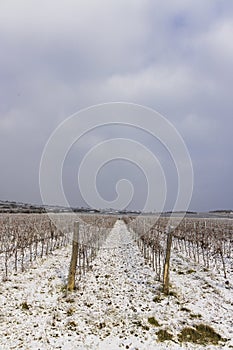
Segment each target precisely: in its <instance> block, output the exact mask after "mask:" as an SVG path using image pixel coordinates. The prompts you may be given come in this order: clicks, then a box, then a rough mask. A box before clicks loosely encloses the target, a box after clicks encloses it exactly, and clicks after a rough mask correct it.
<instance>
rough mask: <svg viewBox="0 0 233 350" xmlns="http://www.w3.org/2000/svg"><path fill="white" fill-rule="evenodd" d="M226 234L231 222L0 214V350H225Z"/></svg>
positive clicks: (232, 310)
mask: <svg viewBox="0 0 233 350" xmlns="http://www.w3.org/2000/svg"><path fill="white" fill-rule="evenodd" d="M77 222H78V225H77ZM75 228H76V229H75ZM75 230H76V231H77V232H76V234H77V237H78V240H77V242H75V241H74V237H75V235H74V233H75ZM232 232H233V225H232V221H231V220H227V219H198V218H195V219H194V218H185V219H183V220H182V221H181V222H180V223H178V222H177V219H176V218H172V219H168V218H165V217H160V218H158V217H154V216H138V217H136V216H135V217H134V216H123V217H119V218H118V217H117V216H110V215H108V216H107V215H82V214H78V216H77V215H72V214H68V213H66V214H50V215H49V216H48V215H46V214H25V215H22V214H21V215H20V214H17V215H10V214H2V215H1V216H0V263H1V265H0V278H1V280H2V283H1V287H0V297H1V300H2V305H3V309H4V312H3V313H2V314H1V315H0V333H1V334H2V337H1V340H0V349H2V348H3V349H5V348H7V349H18V348H22V349H29V348H35V349H39V348H41V349H51V350H52V349H56V348H60V349H64V350H65V349H99V348H101V349H120V348H127V349H156V348H159V349H165V348H166V349H167V348H172V349H181V348H186V346H187V349H203V348H205V347H206V348H208V349H215V348H216V349H222V348H225V349H228V348H231V347H232V346H233V339H232V338H233V333H232V317H233V305H232V301H231V295H232V289H233V287H232V277H233V256H232V244H233V235H232ZM168 237H170V239H171V247H170V252H169V254H168ZM74 243H76V245H77V262H76V277H75V285H76V289H75V290H74V291H73V292H68V291H67V278H68V272H69V266H70V263H71V251H72V244H73V245H74ZM169 255H170V256H169ZM168 256H169V271H168V273H169V280H168V281H169V289H168V291H167V293H164V292H163V284H164V271H165V262H166V259H167V258H168ZM28 322H29V323H28ZM8 325H9V326H10V328H9V327H8ZM25 325H26V326H25ZM11 327H12V331H11V330H10V329H11ZM201 327H202V328H203V327H204V328H203V329H204V331H203V329H202V330H201ZM8 328H9V329H8ZM202 331H203V332H204V333H203V334H202ZM188 332H190V333H188ZM195 332H196V333H195ZM208 332H209V333H208ZM207 333H208V334H207ZM21 334H23V336H21ZM3 335H4V336H3ZM195 336H196V338H195ZM211 337H212V338H211ZM159 343H160V344H159ZM25 344H29V345H28V347H26V345H25ZM156 344H159V345H156ZM72 346H73V347H72Z"/></svg>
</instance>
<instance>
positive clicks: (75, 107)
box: [0, 0, 233, 211]
mask: <svg viewBox="0 0 233 350" xmlns="http://www.w3.org/2000/svg"><path fill="white" fill-rule="evenodd" d="M232 38H233V2H232V1H228V0H222V1H219V0H218V1H216V0H206V1H202V0H196V1H187V0H170V1H166V2H165V1H157V0H128V1H125V0H124V1H123V0H117V1H115V0H112V1H107V0H98V1H97V0H92V1H91V0H90V1H89V0H85V1H84V0H83V1H82V0H66V1H56V0H48V1H37V0H21V1H17V0H2V1H1V2H0V52H1V54H0V101H1V102H0V149H1V153H0V165H1V168H0V169H1V174H0V199H1V200H15V201H22V202H31V203H41V197H40V187H39V166H40V160H41V156H42V152H43V149H44V147H45V144H46V142H47V140H48V138H49V137H50V135H51V133H52V132H53V131H54V129H55V128H56V127H57V126H58V125H59V124H60V123H61V122H63V121H64V120H66V118H67V117H69V116H70V115H72V114H74V113H76V112H77V111H79V110H80V109H83V108H86V107H89V106H92V105H95V104H100V103H105V102H112V101H124V102H130V103H136V104H140V105H144V106H147V107H149V108H152V109H155V110H156V111H158V112H159V113H161V114H162V115H163V116H164V117H166V118H167V119H168V120H169V121H170V122H171V123H172V124H174V126H175V127H176V129H177V130H178V132H179V133H180V134H181V135H182V137H183V139H184V140H185V143H186V145H187V148H188V150H189V152H190V156H191V159H192V163H193V170H194V190H193V197H192V201H191V204H190V209H191V210H199V211H201V210H212V209H222V208H233V187H232V179H233V162H232V145H233V137H232V131H233V115H232V114H233V98H232V91H233V65H232V62H233V40H232ZM111 137H124V138H132V139H134V140H137V141H140V142H144V144H145V146H147V147H149V148H150V149H151V150H153V151H154V152H155V153H156V152H157V153H158V154H157V157H158V158H159V159H160V161H161V164H163V160H164V159H165V158H167V159H168V158H169V156H168V155H166V156H165V155H164V157H165V158H164V157H163V153H164V150H163V149H162V147H160V146H159V145H158V143H157V144H156V142H155V143H154V140H152V139H150V136H148V137H146V136H145V134H143V133H141V134H140V133H139V132H138V131H135V130H131V129H130V128H128V129H127V128H124V127H120V126H119V127H118V128H115V129H113V128H110V127H104V128H102V129H101V130H99V131H98V130H97V131H95V132H92V133H89V134H88V135H86V137H85V138H84V140H83V141H85V142H82V145H81V146H80V145H79V144H78V143H77V145H74V147H72V149H71V150H70V152H69V154H68V155H67V159H66V162H65V163H64V169H63V173H64V174H63V175H64V176H63V179H64V191H65V193H66V195H67V198H68V201H69V202H70V203H71V204H72V205H77V206H80V205H84V206H85V201H84V200H83V199H82V198H81V194H80V191H79V189H78V185H77V167H78V164H79V163H80V161H81V159H82V157H83V156H84V155H85V153H87V152H88V150H89V149H90V147H93V146H94V145H95V144H96V143H98V142H100V141H103V140H106V139H110V138H111ZM83 144H84V147H83ZM160 148H161V149H160ZM165 163H166V164H167V162H166V161H165V160H164V164H165ZM164 166H165V175H166V177H167V182H168V192H170V193H171V198H170V202H169V201H168V203H167V206H166V208H165V209H170V208H171V203H172V201H174V198H172V197H173V196H174V195H173V192H174V188H173V187H175V186H176V185H177V181H176V178H175V175H174V177H173V176H171V174H173V172H174V165H172V164H171V165H170V167H169V166H166V165H164ZM121 178H128V179H129V180H130V181H131V182H132V184H133V185H134V187H135V194H134V198H133V200H132V203H131V208H141V207H143V201H145V196H146V195H145V193H146V181H145V178H144V175H143V173H142V172H141V171H140V169H139V168H137V167H136V166H135V165H134V164H132V163H130V162H126V161H125V160H116V161H113V162H112V164H108V166H105V167H103V169H102V171H101V172H100V174H99V179H98V181H97V187H98V188H99V191H100V193H101V194H102V195H103V196H104V197H105V198H106V199H107V200H111V199H113V197H114V196H115V194H116V193H115V190H114V188H115V184H116V182H117V181H118V180H119V179H121Z"/></svg>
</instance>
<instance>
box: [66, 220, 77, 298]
mask: <svg viewBox="0 0 233 350" xmlns="http://www.w3.org/2000/svg"><path fill="white" fill-rule="evenodd" d="M78 245H79V223H78V222H75V223H74V233H73V243H72V255H71V260H70V269H69V276H68V284H67V290H68V291H73V290H74V289H75V275H76V268H77V260H78Z"/></svg>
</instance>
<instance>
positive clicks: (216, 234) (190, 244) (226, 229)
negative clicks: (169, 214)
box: [124, 216, 233, 280]
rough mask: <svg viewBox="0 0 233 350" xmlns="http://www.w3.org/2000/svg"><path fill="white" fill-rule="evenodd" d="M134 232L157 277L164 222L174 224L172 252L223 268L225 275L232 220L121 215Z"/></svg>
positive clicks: (160, 268) (162, 256) (232, 238)
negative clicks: (180, 219) (178, 220)
mask: <svg viewBox="0 0 233 350" xmlns="http://www.w3.org/2000/svg"><path fill="white" fill-rule="evenodd" d="M124 221H125V223H126V224H127V226H128V229H129V230H130V231H131V232H132V234H133V235H134V238H135V240H136V241H137V243H138V246H139V249H140V250H141V252H142V254H143V256H144V258H145V260H146V261H148V262H149V263H150V264H151V266H152V268H153V269H154V270H155V271H156V274H157V277H158V280H161V276H162V271H163V264H164V259H165V251H166V239H167V238H166V237H167V235H166V230H167V227H168V224H170V225H171V226H172V227H174V230H173V232H172V236H173V243H172V247H173V250H174V251H175V252H176V254H182V255H183V256H185V257H186V258H188V259H189V260H191V261H193V262H195V263H197V264H199V265H203V266H204V267H205V268H207V269H209V268H218V269H222V270H223V274H224V277H225V278H227V269H226V260H227V259H231V258H232V244H233V221H232V220H231V219H228V220H224V219H197V218H195V219H194V218H184V219H183V220H182V221H181V222H180V223H179V224H178V225H177V222H176V221H177V219H176V218H173V219H172V220H169V219H168V218H164V217H160V218H157V220H155V217H154V216H153V217H151V216H140V217H137V218H135V217H126V218H125V219H124Z"/></svg>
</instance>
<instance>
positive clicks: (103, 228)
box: [0, 213, 116, 280]
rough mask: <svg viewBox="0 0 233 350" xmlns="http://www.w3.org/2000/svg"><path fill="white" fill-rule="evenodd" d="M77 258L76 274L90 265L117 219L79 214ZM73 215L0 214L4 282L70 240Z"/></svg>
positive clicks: (1, 258)
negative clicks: (10, 275)
mask: <svg viewBox="0 0 233 350" xmlns="http://www.w3.org/2000/svg"><path fill="white" fill-rule="evenodd" d="M81 217H82V219H80V221H81V222H82V225H80V245H79V255H78V268H79V275H80V276H81V275H82V274H84V273H85V272H86V270H88V268H89V266H90V262H91V261H92V260H93V259H94V257H95V256H96V253H97V251H98V249H99V248H100V246H101V244H102V243H103V241H104V240H105V239H106V236H107V234H108V232H109V231H110V229H111V228H112V226H113V224H114V222H115V220H116V218H114V219H113V218H112V217H105V218H103V217H101V215H99V216H98V215H82V216H81ZM75 220H77V216H76V215H72V214H51V213H50V215H49V216H48V215H47V214H0V275H2V279H3V280H4V279H7V278H8V275H9V274H10V273H11V272H13V271H15V272H17V271H24V270H25V269H26V268H28V267H29V266H30V265H31V264H32V262H33V261H34V260H36V259H37V258H38V257H39V258H42V257H44V256H46V255H48V254H49V253H51V252H52V251H54V250H55V249H58V248H61V247H64V246H66V245H67V244H68V243H71V241H72V233H73V228H74V222H75Z"/></svg>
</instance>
